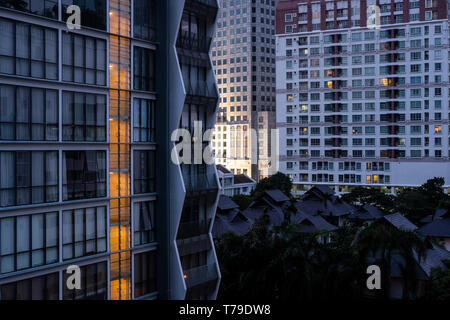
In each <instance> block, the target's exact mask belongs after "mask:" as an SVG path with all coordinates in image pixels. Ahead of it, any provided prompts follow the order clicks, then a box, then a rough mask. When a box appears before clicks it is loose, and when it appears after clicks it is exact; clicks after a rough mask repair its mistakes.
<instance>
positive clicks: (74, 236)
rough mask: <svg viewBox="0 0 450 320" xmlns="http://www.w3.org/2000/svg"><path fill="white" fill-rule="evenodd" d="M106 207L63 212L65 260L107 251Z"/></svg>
mask: <svg viewBox="0 0 450 320" xmlns="http://www.w3.org/2000/svg"><path fill="white" fill-rule="evenodd" d="M106 218H107V217H106V207H94V208H82V209H74V210H68V211H64V212H63V217H62V220H63V260H68V259H74V258H78V257H83V256H88V255H93V254H96V253H100V252H106Z"/></svg>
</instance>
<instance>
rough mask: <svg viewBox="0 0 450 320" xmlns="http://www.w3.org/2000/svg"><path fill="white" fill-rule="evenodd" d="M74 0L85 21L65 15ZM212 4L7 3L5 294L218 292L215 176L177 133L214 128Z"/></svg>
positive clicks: (2, 135)
mask: <svg viewBox="0 0 450 320" xmlns="http://www.w3.org/2000/svg"><path fill="white" fill-rule="evenodd" d="M71 5H76V6H79V8H80V9H81V10H80V11H81V15H80V17H81V28H80V29H69V28H68V26H67V25H66V21H67V19H69V18H70V16H71V13H67V8H68V7H69V6H71ZM216 12H217V3H216V1H205V0H202V1H200V0H191V1H172V0H171V1H165V0H109V1H108V0H95V1H77V0H45V1H31V0H28V1H7V0H5V1H0V39H1V42H2V46H1V48H0V300H11V299H23V300H28V299H37V300H41V299H42V300H44V299H48V300H53V299H111V300H130V299H158V298H159V299H184V298H186V297H188V298H198V299H209V298H214V297H215V295H216V293H217V288H218V283H219V279H220V272H219V269H218V266H217V262H216V256H215V252H214V248H213V242H212V238H211V235H210V230H211V220H212V219H213V217H214V214H215V206H216V202H217V197H218V195H217V191H218V188H217V183H216V180H217V175H216V172H215V168H213V167H214V166H208V165H206V164H204V165H184V164H181V165H179V164H176V163H174V162H172V160H171V151H172V148H173V146H174V142H173V141H171V140H170V137H171V135H172V132H173V131H174V130H175V129H177V128H178V127H179V126H183V127H189V126H190V125H191V123H193V121H194V120H195V121H202V123H203V126H204V128H208V127H212V126H213V125H214V121H215V108H216V103H217V89H216V86H215V78H214V76H213V73H212V67H211V61H210V59H209V55H208V51H209V46H210V43H207V42H205V40H206V39H207V38H208V37H211V34H212V32H213V29H214V24H215V16H216ZM186 17H189V19H190V20H189V23H188V29H186ZM186 32H187V33H186ZM187 40H190V41H194V42H195V43H196V44H197V45H196V46H189V47H186V46H182V45H181V44H182V43H183V41H187ZM183 79H184V80H190V82H184V83H183ZM189 84H192V87H191V86H189ZM193 88H194V89H193ZM197 88H200V89H198V90H197ZM207 146H208V143H205V146H204V147H205V148H206V147H207ZM204 181H207V182H209V184H207V185H206V186H207V187H206V188H205V184H204V183H203V182H204ZM180 221H181V222H180ZM70 265H77V266H79V267H80V270H81V289H80V290H70V289H69V288H68V287H67V285H66V280H67V279H68V277H69V276H70V274H68V273H66V269H67V267H68V266H70Z"/></svg>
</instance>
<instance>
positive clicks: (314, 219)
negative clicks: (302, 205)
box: [291, 210, 337, 232]
mask: <svg viewBox="0 0 450 320" xmlns="http://www.w3.org/2000/svg"><path fill="white" fill-rule="evenodd" d="M291 222H293V223H297V224H299V231H300V232H314V231H333V230H336V229H337V227H336V226H334V225H332V224H331V223H329V222H327V221H326V220H325V219H324V218H322V217H321V216H319V215H310V214H307V213H305V212H303V211H300V210H298V211H297V213H296V214H295V215H292V216H291Z"/></svg>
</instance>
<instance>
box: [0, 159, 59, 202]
mask: <svg viewBox="0 0 450 320" xmlns="http://www.w3.org/2000/svg"><path fill="white" fill-rule="evenodd" d="M0 172H2V175H1V177H0V207H8V206H18V205H27V204H36V203H43V202H55V201H58V153H57V152H56V151H2V152H0Z"/></svg>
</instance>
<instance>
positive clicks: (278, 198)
mask: <svg viewBox="0 0 450 320" xmlns="http://www.w3.org/2000/svg"><path fill="white" fill-rule="evenodd" d="M266 194H267V195H268V196H269V197H270V198H271V199H272V200H273V201H275V202H284V201H289V198H288V197H287V196H286V195H285V194H284V193H283V192H281V191H280V190H278V189H275V190H266Z"/></svg>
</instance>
